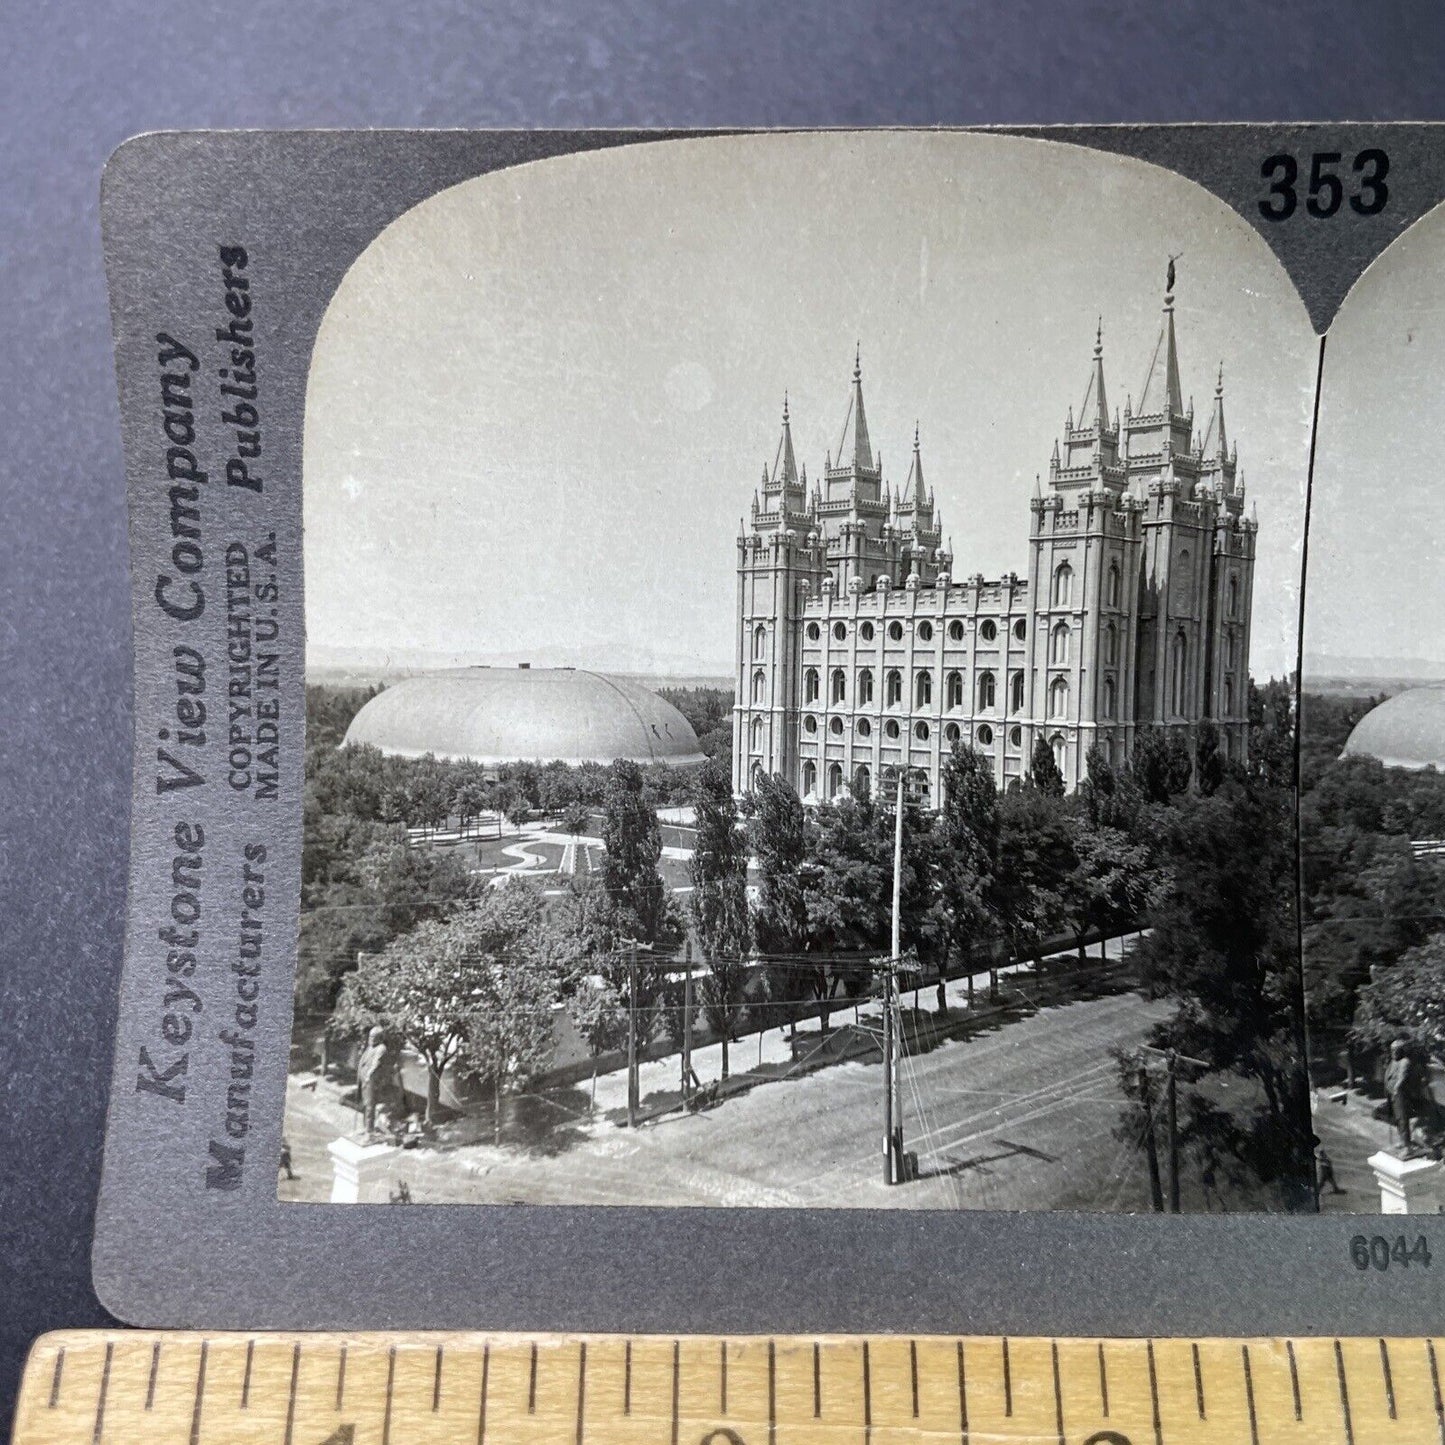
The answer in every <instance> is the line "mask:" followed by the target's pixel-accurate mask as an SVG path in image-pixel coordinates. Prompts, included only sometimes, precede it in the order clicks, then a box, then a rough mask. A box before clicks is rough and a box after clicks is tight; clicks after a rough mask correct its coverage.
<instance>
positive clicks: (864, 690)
mask: <svg viewBox="0 0 1445 1445" xmlns="http://www.w3.org/2000/svg"><path fill="white" fill-rule="evenodd" d="M858 701H859V702H860V703H865V702H872V701H873V669H872V668H871V667H865V668H863V669H861V670H860V671H859V673H858Z"/></svg>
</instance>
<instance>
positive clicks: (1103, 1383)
mask: <svg viewBox="0 0 1445 1445" xmlns="http://www.w3.org/2000/svg"><path fill="white" fill-rule="evenodd" d="M1099 1403H1100V1404H1101V1405H1102V1406H1103V1407H1104V1418H1105V1419H1106V1420H1107V1419H1108V1418H1109V1369H1108V1366H1107V1365H1106V1364H1105V1363H1104V1342H1103V1340H1100V1341H1099Z"/></svg>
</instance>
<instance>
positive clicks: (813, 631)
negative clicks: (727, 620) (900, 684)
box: [753, 617, 1029, 657]
mask: <svg viewBox="0 0 1445 1445" xmlns="http://www.w3.org/2000/svg"><path fill="white" fill-rule="evenodd" d="M916 631H917V634H918V640H919V641H920V642H932V641H933V633H934V629H933V624H932V623H931V622H929V621H928V620H927V619H925V620H924V621H922V622H920V623H919V624H918V626H917V629H916ZM832 632H833V638H834V641H836V642H846V641H847V640H848V624H847V623H846V622H835V623H834V624H833V628H832ZM1013 634H1014V637H1015V638H1017V639H1018V641H1020V642H1025V641H1027V639H1028V635H1029V624H1028V620H1027V619H1026V618H1023V617H1020V618H1017V619H1016V620H1015V621H1014V625H1013ZM806 635H807V638H808V641H809V642H820V641H821V640H822V637H823V629H822V626H821V625H820V624H819V623H817V622H810V623H809V624H808V626H807V629H806ZM964 635H965V629H964V625H963V623H962V622H960V621H958V619H956V618H955V619H954V620H953V621H952V622H950V623H949V624H948V639H949V641H950V642H962V641H963V639H964ZM978 635H979V637H980V638H981V639H982V640H983V641H984V642H997V641H998V623H997V622H995V621H994V620H993V618H991V617H986V618H984V620H983V621H982V622H981V623H979V627H978ZM767 636H768V634H767V628H766V627H764V626H763V624H762V623H761V622H760V623H758V625H757V626H756V627H755V628H753V656H754V657H762V656H763V655H764V652H765V650H766V648H767ZM858 636H859V637H860V638H861V639H862V640H863V641H864V642H872V641H873V640H874V639H875V638H876V637H877V636H878V631H877V629H876V628H875V627H874V625H873V624H872V623H871V622H862V623H859V625H858ZM888 640H889V641H890V642H902V641H903V624H902V623H901V622H897V621H894V622H890V623H889V624H888Z"/></svg>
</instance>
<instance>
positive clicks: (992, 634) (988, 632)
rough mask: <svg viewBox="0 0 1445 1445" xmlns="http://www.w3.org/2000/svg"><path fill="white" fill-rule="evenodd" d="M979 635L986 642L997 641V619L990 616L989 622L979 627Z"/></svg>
mask: <svg viewBox="0 0 1445 1445" xmlns="http://www.w3.org/2000/svg"><path fill="white" fill-rule="evenodd" d="M978 635H979V636H980V637H981V638H983V640H984V641H985V642H997V641H998V623H996V622H995V621H993V619H992V618H990V619H989V620H988V621H987V622H985V623H984V624H983V626H982V627H980V628H979V629H978Z"/></svg>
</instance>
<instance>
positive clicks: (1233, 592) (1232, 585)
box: [1229, 577, 1239, 617]
mask: <svg viewBox="0 0 1445 1445" xmlns="http://www.w3.org/2000/svg"><path fill="white" fill-rule="evenodd" d="M1229 615H1230V616H1231V617H1238V616H1239V578H1238V577H1231V578H1230V579H1229Z"/></svg>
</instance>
